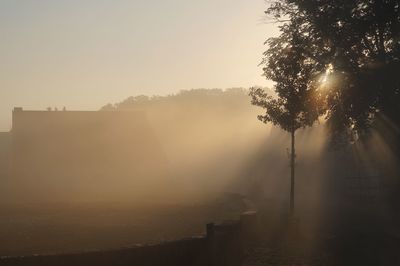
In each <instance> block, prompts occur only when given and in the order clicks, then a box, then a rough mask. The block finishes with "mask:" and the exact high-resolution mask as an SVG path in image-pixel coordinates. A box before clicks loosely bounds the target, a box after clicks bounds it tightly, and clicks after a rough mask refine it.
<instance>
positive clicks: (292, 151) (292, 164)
mask: <svg viewBox="0 0 400 266" xmlns="http://www.w3.org/2000/svg"><path fill="white" fill-rule="evenodd" d="M294 133H295V130H294V129H292V132H291V135H292V150H291V153H290V216H292V217H293V215H294V164H295V158H296V153H295V149H294V141H295V138H294Z"/></svg>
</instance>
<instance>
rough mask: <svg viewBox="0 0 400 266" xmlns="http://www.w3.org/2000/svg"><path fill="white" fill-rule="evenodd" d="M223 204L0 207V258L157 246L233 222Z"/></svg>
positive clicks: (233, 214)
mask: <svg viewBox="0 0 400 266" xmlns="http://www.w3.org/2000/svg"><path fill="white" fill-rule="evenodd" d="M240 211H241V210H240V209H238V208H236V206H234V207H232V206H226V205H223V204H202V205H193V206H190V205H189V206H183V205H147V206H141V207H137V206H136V207H133V206H127V205H120V204H98V205H93V204H88V205H80V206H72V205H71V206H66V205H62V206H29V207H26V206H25V207H22V206H20V207H2V208H0V256H15V255H30V254H53V253H70V252H80V251H90V250H106V249H116V248H121V247H130V246H134V245H137V244H149V243H158V242H160V241H165V240H174V239H181V238H186V237H190V236H195V235H200V234H204V233H205V225H206V224H207V223H209V222H214V221H222V220H229V219H234V218H236V219H237V218H238V217H239V214H240Z"/></svg>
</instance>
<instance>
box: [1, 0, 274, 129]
mask: <svg viewBox="0 0 400 266" xmlns="http://www.w3.org/2000/svg"><path fill="white" fill-rule="evenodd" d="M265 7H266V5H265V3H264V0H192V1H189V0H140V1H139V0H1V1H0V36H1V41H0V131H4V130H9V129H10V126H11V110H12V108H13V107H14V106H20V107H23V108H25V109H39V110H41V109H45V108H46V107H48V106H51V107H58V108H59V109H61V108H62V107H63V106H66V107H67V109H70V110H71V109H83V110H97V109H98V108H100V107H101V106H102V105H104V104H107V103H109V102H112V103H114V102H118V101H121V100H123V99H125V98H126V97H128V96H131V95H137V94H147V95H153V94H161V95H164V94H169V93H174V92H177V91H179V90H181V89H190V88H217V87H218V88H227V87H238V86H243V87H249V86H252V85H263V86H264V85H268V84H269V83H268V81H266V80H265V79H264V77H262V76H261V74H262V70H261V67H259V66H258V64H259V62H260V60H261V56H262V52H263V51H264V49H265V47H264V45H263V42H264V41H265V39H266V38H267V37H269V36H273V35H275V34H276V32H277V29H276V27H275V26H274V25H271V24H266V23H264V22H263V18H264V16H263V11H264V10H265Z"/></svg>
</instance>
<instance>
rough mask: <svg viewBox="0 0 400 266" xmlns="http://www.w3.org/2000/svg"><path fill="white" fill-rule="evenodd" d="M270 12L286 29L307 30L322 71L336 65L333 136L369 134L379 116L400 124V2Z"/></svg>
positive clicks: (324, 1) (329, 3) (291, 4)
mask: <svg viewBox="0 0 400 266" xmlns="http://www.w3.org/2000/svg"><path fill="white" fill-rule="evenodd" d="M266 13H267V14H268V15H269V16H270V17H271V18H272V19H273V20H274V21H275V22H281V23H282V24H281V29H283V30H284V29H285V28H286V27H288V25H291V24H294V23H295V24H297V25H298V26H299V27H300V28H301V29H302V30H300V31H299V32H298V33H299V34H300V35H301V38H305V39H307V44H306V45H304V46H303V48H304V49H307V56H308V58H309V60H312V61H315V62H316V64H315V65H314V66H315V71H316V72H318V71H321V65H324V66H326V65H331V66H332V72H333V73H334V75H333V77H335V78H336V79H337V80H336V82H335V84H334V86H332V88H331V89H330V90H329V93H327V94H326V103H327V107H328V112H327V120H328V122H329V125H330V128H331V130H332V131H333V133H338V134H340V133H342V132H349V129H351V130H352V131H353V132H354V131H355V132H356V133H357V134H360V133H362V132H365V131H366V129H368V128H369V127H370V125H371V124H372V123H373V121H374V119H375V118H376V117H377V115H378V113H379V115H380V116H382V115H383V116H386V117H389V118H390V120H391V121H394V122H395V123H397V125H399V124H400V116H399V115H398V114H399V112H400V105H399V104H398V103H399V102H400V89H399V88H400V75H399V73H400V1H398V0H368V1H366V0H318V1H309V0H278V1H270V6H269V8H268V9H267V11H266ZM284 37H285V33H284V31H283V32H282V35H281V38H284Z"/></svg>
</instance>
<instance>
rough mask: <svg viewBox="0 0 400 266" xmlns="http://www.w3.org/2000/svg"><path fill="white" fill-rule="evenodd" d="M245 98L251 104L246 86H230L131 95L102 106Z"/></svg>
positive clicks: (220, 101) (121, 107) (229, 101)
mask: <svg viewBox="0 0 400 266" xmlns="http://www.w3.org/2000/svg"><path fill="white" fill-rule="evenodd" d="M235 100H236V101H237V100H244V101H247V104H249V103H250V102H249V101H250V99H249V97H248V90H247V89H245V88H229V89H191V90H181V91H179V92H178V93H176V94H170V95H166V96H158V95H154V96H146V95H138V96H131V97H128V98H127V99H125V100H123V101H122V102H119V103H115V104H111V103H109V104H107V105H105V106H103V107H102V108H101V110H102V111H112V110H129V109H136V108H140V107H145V106H149V105H154V104H165V103H171V104H172V103H173V104H177V103H186V104H187V103H191V104H193V103H198V104H204V103H218V104H223V103H224V104H232V103H233V102H232V101H235Z"/></svg>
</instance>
